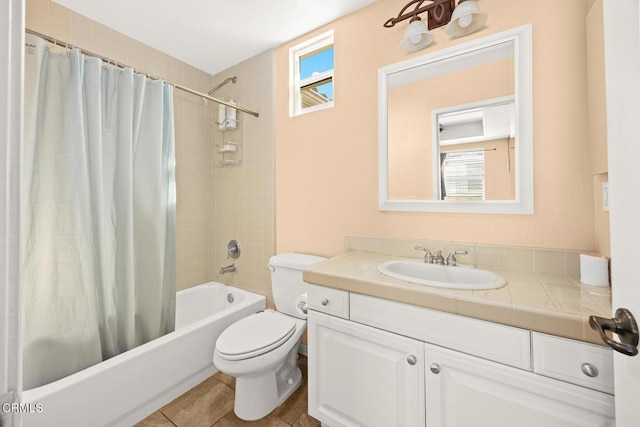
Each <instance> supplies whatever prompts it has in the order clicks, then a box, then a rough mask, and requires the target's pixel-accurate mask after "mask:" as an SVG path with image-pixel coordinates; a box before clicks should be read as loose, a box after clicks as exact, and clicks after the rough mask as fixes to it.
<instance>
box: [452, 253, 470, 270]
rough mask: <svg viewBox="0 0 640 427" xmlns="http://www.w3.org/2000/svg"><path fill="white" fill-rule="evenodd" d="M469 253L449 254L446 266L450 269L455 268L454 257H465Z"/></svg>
mask: <svg viewBox="0 0 640 427" xmlns="http://www.w3.org/2000/svg"><path fill="white" fill-rule="evenodd" d="M468 253H469V252H467V251H451V253H450V254H449V256H448V257H447V265H449V266H451V267H455V266H456V265H458V264H456V262H457V260H456V255H466V254H468Z"/></svg>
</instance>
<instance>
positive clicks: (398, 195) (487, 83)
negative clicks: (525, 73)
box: [387, 58, 514, 200]
mask: <svg viewBox="0 0 640 427" xmlns="http://www.w3.org/2000/svg"><path fill="white" fill-rule="evenodd" d="M513 94H514V63H513V58H507V59H502V60H500V61H495V62H491V63H489V64H482V65H477V66H475V67H471V68H465V69H463V70H458V71H455V72H450V73H447V74H443V75H440V76H436V77H431V78H429V79H424V80H421V81H419V82H415V83H412V84H407V85H402V86H396V87H392V88H389V90H388V94H387V97H388V101H387V104H388V117H389V118H388V130H387V133H388V135H389V141H390V142H389V145H388V153H387V155H388V157H389V161H388V165H389V166H388V167H389V169H388V173H389V184H388V187H389V198H390V199H392V200H431V199H434V198H437V195H436V196H435V197H434V194H433V176H434V174H433V164H434V163H433V144H432V139H433V126H432V121H433V111H435V110H439V109H442V108H446V107H452V106H461V105H465V104H470V103H472V102H478V101H485V100H488V99H494V98H499V97H503V96H508V95H513ZM511 198H512V199H513V197H511ZM493 200H496V199H493ZM502 200H506V199H505V198H503V199H502Z"/></svg>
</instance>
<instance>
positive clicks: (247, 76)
mask: <svg viewBox="0 0 640 427" xmlns="http://www.w3.org/2000/svg"><path fill="white" fill-rule="evenodd" d="M274 67H275V62H274V52H273V51H272V50H271V51H267V52H264V53H262V54H259V55H257V56H255V57H253V58H251V59H249V60H247V61H244V62H242V63H240V64H238V65H235V66H233V67H231V68H229V69H227V70H225V71H223V72H221V73H218V74H216V75H215V77H214V80H213V85H215V84H218V83H220V82H222V81H223V80H225V79H226V78H228V77H232V76H237V77H238V81H237V83H236V84H232V83H229V84H227V85H225V86H223V87H222V88H221V89H220V90H219V91H217V92H216V93H215V94H214V95H213V96H215V97H218V98H224V99H225V100H228V99H229V98H230V97H232V98H233V99H234V100H237V101H238V102H239V104H240V105H242V106H244V107H246V108H248V109H250V110H253V111H256V112H258V113H260V117H257V118H256V117H253V116H250V115H248V114H245V113H239V114H238V118H239V119H240V120H241V123H240V126H241V127H242V135H243V138H242V139H243V141H242V145H243V147H242V150H244V153H243V156H244V159H243V163H242V164H241V165H239V166H226V167H219V166H220V165H219V161H220V160H221V159H222V155H221V154H219V153H217V152H214V153H213V159H214V164H215V165H216V166H217V167H215V168H214V179H213V181H214V199H215V200H214V215H213V223H214V233H213V236H214V239H213V241H214V248H213V260H214V277H215V280H217V281H219V282H223V283H226V284H230V285H233V286H237V287H240V288H243V289H247V290H249V291H253V292H257V293H260V294H263V295H266V296H267V298H268V302H269V305H270V306H271V307H273V305H272V304H273V300H272V295H271V278H270V271H269V268H268V267H267V264H268V261H269V257H270V256H271V255H273V254H274V251H275V218H274V216H275V214H274V186H275V183H274V182H275V178H274V125H273V120H274V119H273V110H274V106H273V103H274V78H275V74H274ZM216 117H217V116H216ZM215 121H216V120H213V121H212V123H213V130H212V132H213V134H214V135H213V140H214V141H215V142H216V144H221V143H222V139H223V135H222V133H221V132H220V131H218V130H217V125H216V124H215ZM231 239H236V240H238V242H239V243H240V247H241V250H242V252H241V255H240V258H238V259H237V260H233V259H227V243H228V242H229V240H231ZM232 262H236V263H237V265H238V270H237V272H235V273H231V274H225V275H220V274H219V270H220V268H221V267H223V266H225V265H229V264H231V263H232Z"/></svg>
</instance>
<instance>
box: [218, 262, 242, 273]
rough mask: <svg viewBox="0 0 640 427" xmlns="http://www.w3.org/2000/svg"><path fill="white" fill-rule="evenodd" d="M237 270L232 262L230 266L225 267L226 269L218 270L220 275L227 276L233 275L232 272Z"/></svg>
mask: <svg viewBox="0 0 640 427" xmlns="http://www.w3.org/2000/svg"><path fill="white" fill-rule="evenodd" d="M237 269H238V266H237V265H236V263H235V262H234V263H233V264H231V265H227V266H226V267H222V268H221V269H220V274H227V273H233V272H234V271H236V270H237Z"/></svg>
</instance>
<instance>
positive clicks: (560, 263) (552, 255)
mask: <svg viewBox="0 0 640 427" xmlns="http://www.w3.org/2000/svg"><path fill="white" fill-rule="evenodd" d="M533 271H535V272H537V273H553V274H564V251H562V250H547V249H534V251H533Z"/></svg>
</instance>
